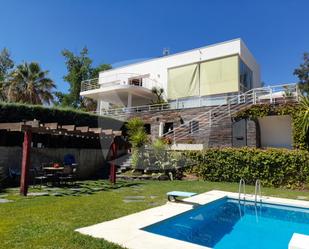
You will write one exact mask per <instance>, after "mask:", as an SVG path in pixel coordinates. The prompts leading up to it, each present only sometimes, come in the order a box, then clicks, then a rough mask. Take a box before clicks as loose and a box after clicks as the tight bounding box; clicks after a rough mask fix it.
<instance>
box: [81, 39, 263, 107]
mask: <svg viewBox="0 0 309 249" xmlns="http://www.w3.org/2000/svg"><path fill="white" fill-rule="evenodd" d="M260 86H261V80H260V68H259V65H258V64H257V62H256V60H255V58H254V57H253V55H252V54H251V52H250V51H249V50H248V48H247V47H246V45H245V44H244V42H243V41H242V40H241V39H235V40H231V41H226V42H222V43H217V44H213V45H209V46H205V47H201V48H197V49H192V50H189V51H185V52H180V53H176V54H171V55H166V56H163V57H159V58H154V59H150V60H146V61H143V62H139V63H134V64H130V65H126V66H123V67H118V68H114V69H111V70H108V71H104V72H101V73H100V75H99V79H93V80H89V81H84V82H83V83H82V91H81V96H85V97H89V98H92V99H95V100H98V103H99V107H98V108H99V110H101V109H102V108H105V109H106V108H109V107H111V106H113V107H115V106H117V107H128V108H130V107H133V106H142V105H149V104H150V102H151V100H153V99H154V94H153V93H152V92H151V89H152V88H153V87H156V88H163V89H164V94H165V98H166V100H168V101H169V102H170V103H173V102H175V101H179V100H181V101H186V100H190V101H191V103H192V100H193V101H194V100H195V99H197V98H201V97H203V98H204V99H205V98H206V99H207V100H208V99H211V98H214V97H218V96H228V95H231V94H236V93H239V92H245V91H247V90H249V89H252V88H256V87H260ZM106 103H109V104H108V105H106ZM205 103H206V102H205ZM207 103H208V102H207Z"/></svg>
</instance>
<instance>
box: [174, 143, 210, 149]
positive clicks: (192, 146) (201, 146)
mask: <svg viewBox="0 0 309 249" xmlns="http://www.w3.org/2000/svg"><path fill="white" fill-rule="evenodd" d="M170 148H171V150H203V149H204V148H205V147H204V144H185V143H177V144H172V145H171V147H170Z"/></svg>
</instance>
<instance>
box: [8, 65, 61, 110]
mask: <svg viewBox="0 0 309 249" xmlns="http://www.w3.org/2000/svg"><path fill="white" fill-rule="evenodd" d="M47 74H48V71H42V69H41V67H40V65H39V64H38V63H36V62H31V63H29V64H28V63H24V64H21V65H18V66H17V67H16V69H15V70H14V71H13V72H12V73H11V76H10V78H9V81H8V82H9V83H8V84H7V86H6V88H7V98H8V101H10V102H22V103H29V104H39V105H42V104H50V103H52V102H53V94H52V90H53V88H55V87H56V86H55V84H54V82H53V81H52V80H51V79H50V78H48V77H47Z"/></svg>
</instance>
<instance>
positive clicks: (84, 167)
mask: <svg viewBox="0 0 309 249" xmlns="http://www.w3.org/2000/svg"><path fill="white" fill-rule="evenodd" d="M66 154H72V155H74V157H75V160H76V162H77V163H78V167H77V172H76V173H77V177H78V178H80V179H87V178H91V177H94V176H101V177H102V176H103V177H107V176H108V171H109V168H108V165H107V163H106V160H105V156H104V155H103V152H102V150H100V149H66V148H60V149H54V148H32V149H31V158H30V168H32V167H38V166H40V165H42V163H50V162H63V158H64V156H65V155H66ZM21 159H22V148H21V147H0V168H3V172H5V174H8V170H9V168H12V169H15V170H18V171H20V168H21Z"/></svg>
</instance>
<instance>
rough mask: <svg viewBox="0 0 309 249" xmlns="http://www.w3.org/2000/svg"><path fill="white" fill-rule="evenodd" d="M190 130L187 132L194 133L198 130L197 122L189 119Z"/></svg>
mask: <svg viewBox="0 0 309 249" xmlns="http://www.w3.org/2000/svg"><path fill="white" fill-rule="evenodd" d="M189 124H190V131H189V133H196V132H198V130H199V122H198V121H196V120H193V121H190V123H189Z"/></svg>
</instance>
